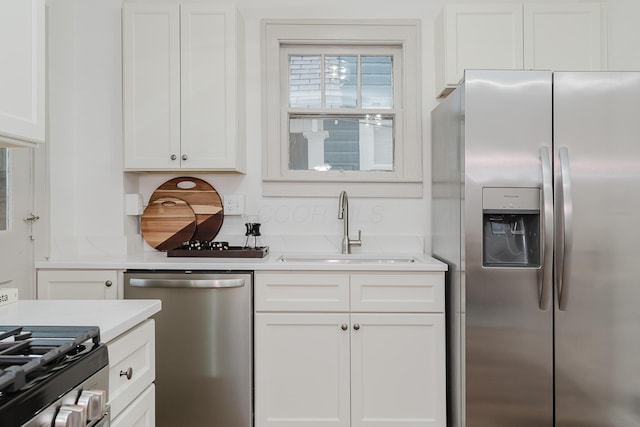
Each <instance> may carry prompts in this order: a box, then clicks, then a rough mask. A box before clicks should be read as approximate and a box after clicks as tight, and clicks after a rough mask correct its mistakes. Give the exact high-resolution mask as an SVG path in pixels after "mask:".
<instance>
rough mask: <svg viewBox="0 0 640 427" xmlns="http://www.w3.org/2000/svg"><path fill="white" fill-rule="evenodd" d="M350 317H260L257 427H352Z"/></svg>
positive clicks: (257, 328)
mask: <svg viewBox="0 0 640 427" xmlns="http://www.w3.org/2000/svg"><path fill="white" fill-rule="evenodd" d="M348 323H349V315H348V314H346V313H322V314H318V313H304V314H301V313H256V316H255V344H254V345H255V361H254V363H255V384H256V388H255V405H256V407H255V412H256V427H261V426H270V427H278V426H294V425H295V426H299V427H307V426H309V427H311V426H320V425H323V426H332V427H348V426H349V425H351V424H350V420H349V399H350V397H349V395H350V390H349V389H350V385H349V383H350V379H349V371H350V367H349V365H350V355H349V333H350V332H349V330H348V328H346V327H345V329H347V330H342V325H345V326H346V325H348Z"/></svg>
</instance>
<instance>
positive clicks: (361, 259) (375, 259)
mask: <svg viewBox="0 0 640 427" xmlns="http://www.w3.org/2000/svg"><path fill="white" fill-rule="evenodd" d="M278 261H280V262H293V263H320V264H408V263H412V262H416V259H415V258H412V257H408V258H393V257H390V258H386V257H379V256H371V257H369V256H361V255H356V256H353V255H327V256H302V255H283V256H281V257H280V258H278Z"/></svg>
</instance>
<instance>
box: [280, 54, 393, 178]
mask: <svg viewBox="0 0 640 427" xmlns="http://www.w3.org/2000/svg"><path fill="white" fill-rule="evenodd" d="M336 50H337V48H336V47H332V46H321V47H316V46H314V47H309V46H287V47H284V48H282V49H281V55H282V57H283V58H282V60H284V61H286V66H287V67H288V73H287V75H286V78H287V81H283V82H282V83H281V84H282V85H286V86H287V87H288V97H289V103H288V108H287V120H288V122H289V130H288V138H289V170H315V171H330V170H333V171H335V170H338V171H393V139H394V138H393V136H394V125H395V122H396V120H395V117H396V112H395V110H394V105H396V104H398V103H397V102H395V100H394V86H395V84H394V75H396V74H399V73H398V72H397V71H396V72H394V70H393V64H394V63H396V64H397V63H400V62H401V60H400V53H401V50H400V49H398V48H393V47H387V48H384V49H372V48H371V47H369V46H348V47H341V49H339V50H341V51H342V53H340V54H337V53H332V54H326V53H323V52H335V51H336ZM310 52H314V53H310Z"/></svg>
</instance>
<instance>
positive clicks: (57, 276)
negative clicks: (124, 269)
mask: <svg viewBox="0 0 640 427" xmlns="http://www.w3.org/2000/svg"><path fill="white" fill-rule="evenodd" d="M119 274H121V273H120V272H118V271H116V270H38V279H37V281H38V285H37V288H38V289H37V298H38V299H117V298H118V288H119V283H120V281H119Z"/></svg>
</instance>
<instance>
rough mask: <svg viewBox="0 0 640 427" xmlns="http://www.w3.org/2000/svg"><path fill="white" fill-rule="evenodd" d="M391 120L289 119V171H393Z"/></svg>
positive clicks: (364, 117) (370, 117) (358, 117)
mask: <svg viewBox="0 0 640 427" xmlns="http://www.w3.org/2000/svg"><path fill="white" fill-rule="evenodd" d="M393 135H394V117H393V116H391V115H380V114H376V115H352V116H328V117H307V116H302V115H298V116H293V115H292V116H290V117H289V169H290V170H316V171H336V170H338V171H393Z"/></svg>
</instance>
